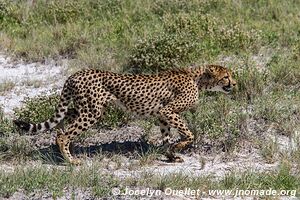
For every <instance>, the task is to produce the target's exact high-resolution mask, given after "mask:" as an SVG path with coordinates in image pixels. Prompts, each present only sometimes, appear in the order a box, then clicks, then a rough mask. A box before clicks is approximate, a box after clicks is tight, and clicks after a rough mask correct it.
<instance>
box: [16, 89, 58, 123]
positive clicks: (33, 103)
mask: <svg viewBox="0 0 300 200" xmlns="http://www.w3.org/2000/svg"><path fill="white" fill-rule="evenodd" d="M58 101H59V97H58V96H57V95H50V96H43V95H40V96H37V97H35V98H27V99H25V100H24V101H23V103H24V105H23V107H22V108H18V109H15V115H16V117H17V118H19V119H22V120H25V121H29V122H32V123H39V122H42V121H45V120H47V119H49V118H51V117H52V115H53V114H54V113H55V110H56V107H57V105H58Z"/></svg>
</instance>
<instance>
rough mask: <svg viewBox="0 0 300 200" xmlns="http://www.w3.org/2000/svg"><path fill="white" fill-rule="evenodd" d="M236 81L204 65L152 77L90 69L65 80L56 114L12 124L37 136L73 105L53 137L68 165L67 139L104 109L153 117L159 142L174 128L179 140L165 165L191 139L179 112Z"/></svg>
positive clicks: (218, 68) (226, 90) (222, 70)
mask: <svg viewBox="0 0 300 200" xmlns="http://www.w3.org/2000/svg"><path fill="white" fill-rule="evenodd" d="M235 84H236V82H235V81H234V80H233V79H232V77H231V74H230V72H229V70H227V69H226V68H225V67H222V66H217V65H208V66H203V67H197V68H189V69H185V70H171V71H165V72H162V73H158V74H155V75H132V74H117V73H113V72H107V71H99V70H94V69H89V70H83V71H79V72H77V73H75V74H73V75H72V76H70V77H69V78H68V80H67V81H66V83H65V85H64V87H63V90H62V93H61V97H60V103H59V105H58V107H57V110H56V114H55V115H54V116H53V117H52V118H50V119H49V120H47V121H45V122H43V123H38V124H30V123H26V122H23V121H19V120H16V121H15V124H16V125H17V126H19V127H20V128H21V129H23V130H25V131H28V132H31V133H37V132H40V131H44V130H48V129H51V128H53V127H55V126H57V125H58V124H60V123H62V122H63V119H64V118H65V117H70V115H71V114H70V113H69V112H70V111H68V105H69V104H70V102H71V101H73V104H74V107H75V108H74V110H72V112H71V113H72V117H71V118H72V123H71V124H70V125H69V127H68V128H67V130H66V131H61V132H59V133H58V134H57V139H56V140H57V144H58V145H59V148H60V151H61V153H62V155H63V156H64V158H65V159H66V160H67V161H68V162H70V163H73V164H78V163H79V160H77V159H74V158H73V156H72V155H71V153H70V151H69V145H70V142H71V141H72V139H73V138H74V137H75V136H76V135H78V134H80V133H81V132H82V131H86V130H87V129H88V128H89V127H91V126H92V125H93V124H95V123H96V122H97V120H99V118H100V117H101V115H102V114H103V112H104V110H105V108H106V107H107V105H108V104H111V103H115V104H117V105H119V106H120V107H121V108H123V109H125V110H126V111H129V112H133V113H136V114H138V115H142V116H156V117H158V118H159V121H160V129H161V133H162V135H163V141H164V143H168V142H169V141H168V140H169V138H170V128H171V127H173V128H176V129H177V130H178V132H179V133H180V135H181V140H180V141H178V142H177V143H175V144H174V145H173V146H172V148H171V151H170V152H168V153H167V154H166V155H167V157H168V158H169V159H170V160H171V161H182V160H181V158H179V157H176V156H174V151H175V150H177V149H183V148H186V147H187V146H188V145H189V144H191V143H192V141H193V139H194V136H193V134H192V132H191V131H190V130H189V129H188V127H187V125H186V124H185V122H184V120H183V119H182V118H181V116H180V115H179V113H181V112H182V111H184V110H187V109H189V108H191V107H192V106H194V105H195V104H196V103H197V100H198V92H199V91H201V90H209V91H221V92H224V93H229V92H230V91H231V89H232V88H233V87H234V86H235Z"/></svg>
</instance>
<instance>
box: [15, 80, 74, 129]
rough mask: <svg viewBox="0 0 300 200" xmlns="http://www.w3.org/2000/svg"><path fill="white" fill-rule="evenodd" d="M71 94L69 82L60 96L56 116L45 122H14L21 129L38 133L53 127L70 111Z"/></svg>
mask: <svg viewBox="0 0 300 200" xmlns="http://www.w3.org/2000/svg"><path fill="white" fill-rule="evenodd" d="M70 96H71V92H70V90H69V88H68V87H67V84H65V85H64V88H63V90H62V94H61V97H60V102H59V104H58V107H57V108H56V112H55V114H54V116H53V117H51V118H50V119H48V120H47V121H45V122H42V123H37V124H33V123H28V122H25V121H22V120H14V121H13V122H14V124H15V125H16V126H17V127H18V128H19V129H21V130H23V131H25V132H28V133H38V132H42V131H45V130H49V129H52V128H54V127H55V126H57V125H58V124H59V123H60V122H61V121H62V120H63V119H64V118H65V116H66V113H67V111H68V105H69V103H70Z"/></svg>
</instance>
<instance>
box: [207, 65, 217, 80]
mask: <svg viewBox="0 0 300 200" xmlns="http://www.w3.org/2000/svg"><path fill="white" fill-rule="evenodd" d="M205 73H206V74H207V76H208V77H209V78H211V77H215V76H216V68H215V67H214V66H207V67H206V69H205Z"/></svg>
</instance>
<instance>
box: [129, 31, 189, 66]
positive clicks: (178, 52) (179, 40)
mask: <svg viewBox="0 0 300 200" xmlns="http://www.w3.org/2000/svg"><path fill="white" fill-rule="evenodd" d="M194 49H195V43H194V42H193V41H192V40H190V39H189V37H188V36H187V35H183V34H166V33H163V34H161V35H158V36H154V37H150V38H149V39H145V40H141V41H139V42H138V43H137V44H136V45H135V47H134V48H133V50H132V55H131V56H130V59H129V66H130V67H132V71H133V72H141V71H146V72H156V71H160V70H165V69H168V68H172V67H178V66H180V64H181V63H183V62H186V61H188V60H189V56H190V55H191V53H192V52H193V51H194Z"/></svg>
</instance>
